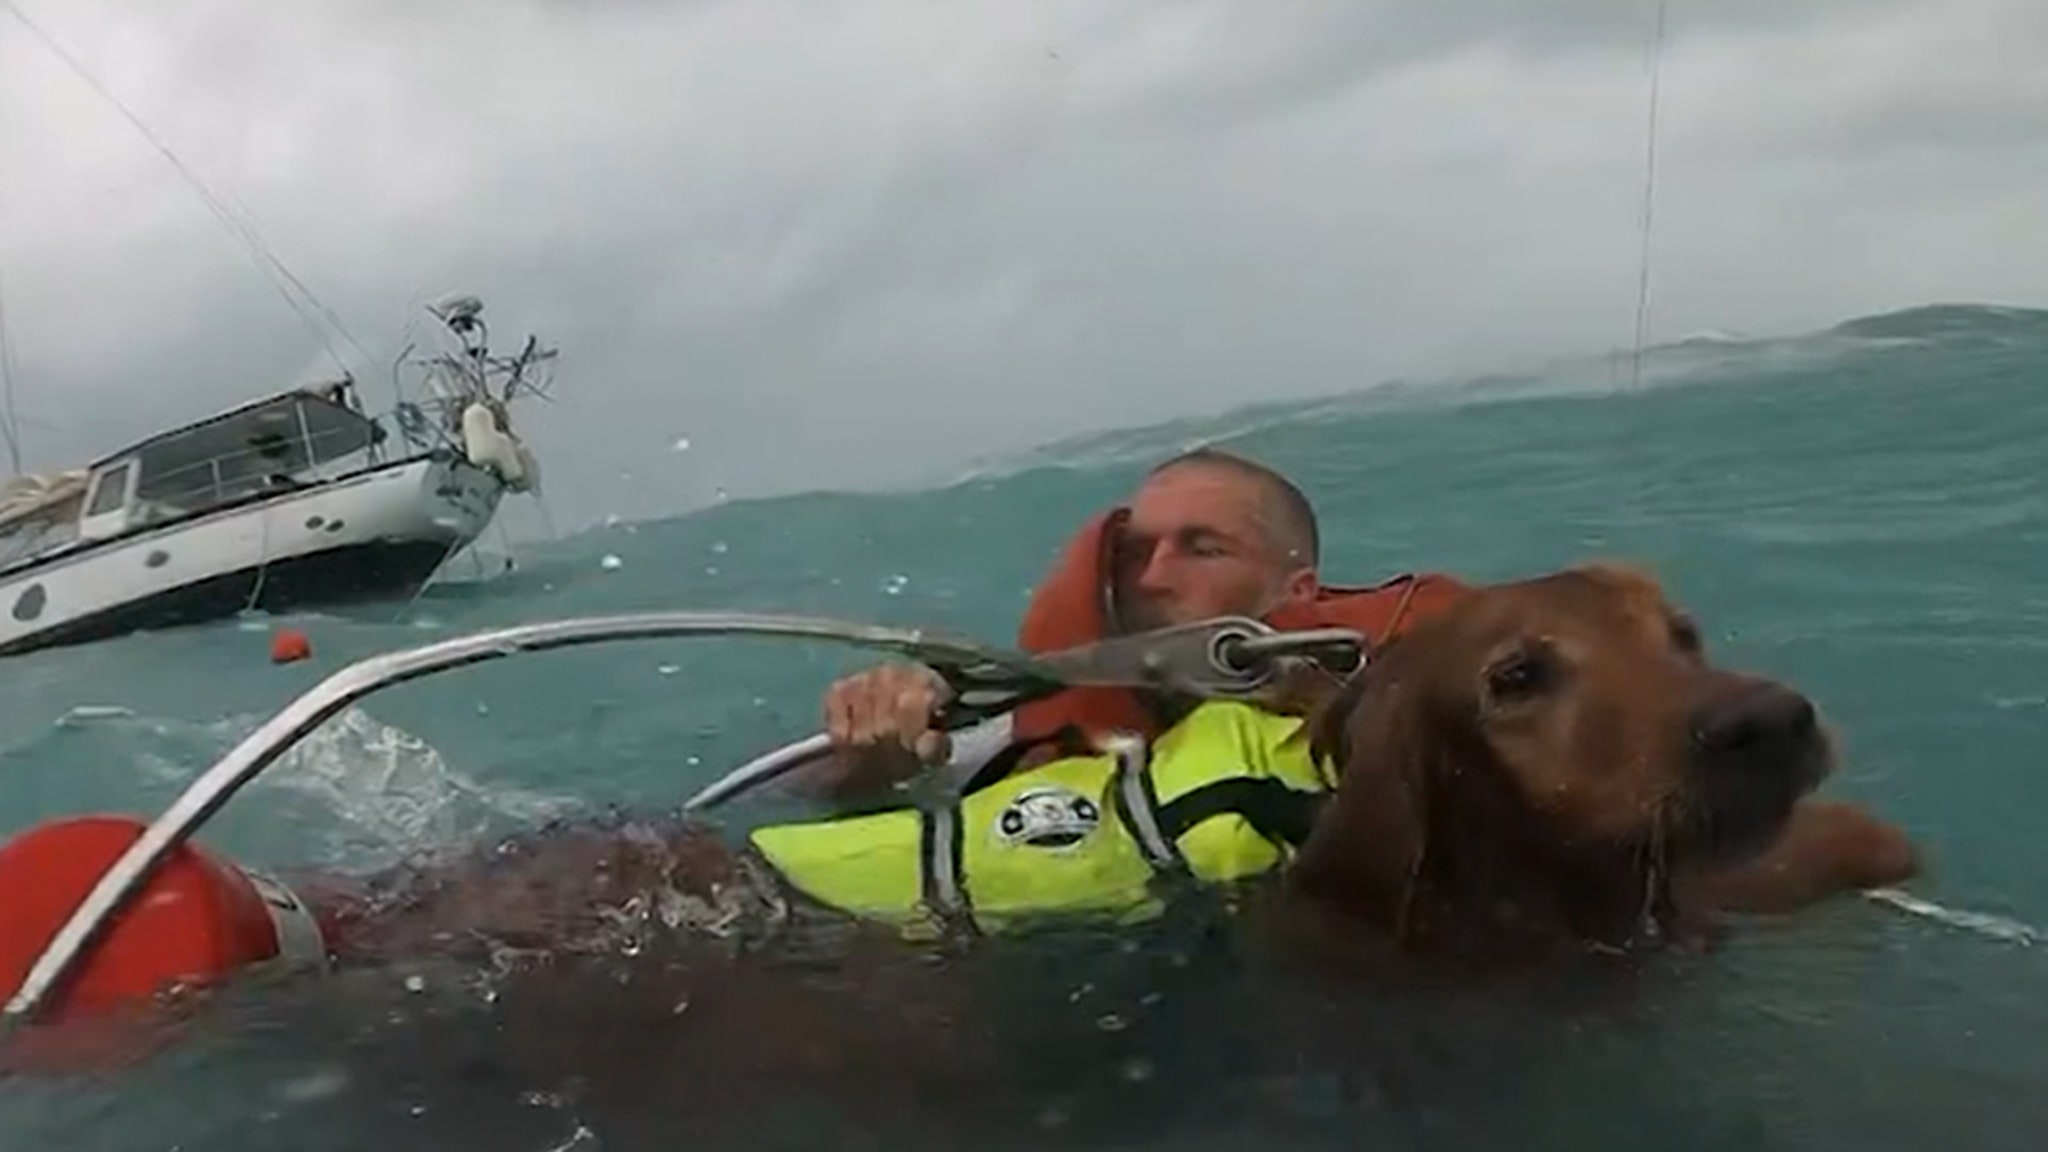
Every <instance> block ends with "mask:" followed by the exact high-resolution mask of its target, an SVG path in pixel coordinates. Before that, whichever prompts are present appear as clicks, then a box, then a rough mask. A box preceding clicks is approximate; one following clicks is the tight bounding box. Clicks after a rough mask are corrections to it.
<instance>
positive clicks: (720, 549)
mask: <svg viewBox="0 0 2048 1152" xmlns="http://www.w3.org/2000/svg"><path fill="white" fill-rule="evenodd" d="M711 550H712V551H713V552H716V553H717V554H718V555H720V556H723V555H725V554H726V552H728V551H730V548H729V547H728V545H727V544H726V542H725V541H723V540H713V541H712V542H711Z"/></svg>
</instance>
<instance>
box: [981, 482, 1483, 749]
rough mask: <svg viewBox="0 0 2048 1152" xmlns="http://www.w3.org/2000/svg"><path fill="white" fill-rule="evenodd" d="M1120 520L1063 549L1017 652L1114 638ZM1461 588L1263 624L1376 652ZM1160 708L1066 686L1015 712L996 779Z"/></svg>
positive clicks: (1326, 591) (1381, 596)
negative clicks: (1039, 753)
mask: <svg viewBox="0 0 2048 1152" xmlns="http://www.w3.org/2000/svg"><path fill="white" fill-rule="evenodd" d="M1127 515H1128V512H1126V511H1125V510H1123V509H1121V508H1118V509H1112V510H1110V511H1107V512H1101V513H1098V514H1096V515H1095V516H1094V517H1093V518H1092V519H1090V520H1089V521H1088V523H1087V524H1086V525H1085V526H1083V528H1082V529H1081V531H1080V532H1079V533H1077V534H1076V535H1075V536H1074V538H1073V539H1072V540H1071V541H1069V542H1068V544H1067V546H1066V549H1065V551H1063V552H1062V553H1061V554H1060V557H1059V560H1058V561H1057V562H1056V563H1055V564H1054V566H1053V570H1052V572H1051V574H1050V575H1049V576H1048V577H1047V579H1046V580H1045V582H1044V583H1042V584H1040V585H1039V586H1038V590H1037V591H1036V592H1035V593H1034V594H1033V596H1032V599H1031V604H1030V606H1029V607H1027V608H1026V609H1025V610H1024V620H1023V622H1022V623H1021V624H1020V625H1019V627H1018V630H1017V645H1018V647H1019V648H1021V649H1023V650H1024V651H1026V652H1047V651H1052V650H1056V649H1060V648H1070V647H1073V646H1075V645H1079V644H1087V643H1090V642H1093V641H1096V640H1100V639H1103V638H1104V637H1105V636H1107V635H1108V634H1110V633H1111V631H1112V627H1111V625H1112V617H1113V612H1114V604H1113V601H1112V593H1111V588H1112V587H1113V584H1112V580H1113V577H1114V571H1113V568H1112V565H1113V564H1114V562H1115V556H1114V551H1115V545H1116V539H1115V534H1116V533H1117V532H1118V531H1119V530H1120V529H1121V526H1122V523H1123V520H1124V518H1125V517H1126V516H1127ZM1467 590H1468V586H1467V585H1466V584H1464V583H1462V582H1460V581H1458V580H1456V579H1454V578H1452V577H1450V576H1446V575H1443V574H1441V573H1420V574H1409V575H1404V576H1397V577H1395V578H1393V579H1391V580H1388V581H1386V582H1385V583H1382V584H1377V585H1372V586H1362V587H1338V586H1325V587H1324V588H1323V589H1322V590H1321V592H1320V593H1319V594H1318V596H1317V597H1316V599H1314V600H1313V601H1309V602H1306V603H1297V604H1288V605H1285V606H1283V607H1281V608H1280V609H1278V610H1277V611H1275V612H1273V613H1271V614H1269V615H1267V616H1266V617H1265V623H1267V624H1270V625H1272V626H1273V627H1275V628H1279V629H1283V630H1285V629H1298V628H1352V629H1356V630H1357V631H1359V632H1361V633H1363V634H1364V636H1365V639H1366V643H1367V645H1368V646H1369V647H1377V646H1379V645H1381V644H1384V643H1386V642H1387V641H1388V640H1390V639H1392V638H1393V637H1395V636H1397V635H1399V634H1400V633H1401V631H1402V629H1403V628H1405V627H1407V626H1408V625H1409V624H1412V623H1413V622H1414V621H1415V620H1417V619H1419V618H1421V617H1423V616H1427V615H1429V614H1431V613H1434V612H1437V611H1439V610H1441V609H1443V608H1444V607H1446V606H1448V605H1449V604H1451V603H1452V602H1453V601H1455V600H1456V599H1457V598H1458V597H1459V596H1461V595H1463V594H1464V593H1465V592H1466V591H1467ZM1161 703H1162V702H1159V701H1153V700H1148V699H1146V698H1145V697H1144V696H1142V695H1141V694H1140V693H1138V692H1135V691H1132V690H1129V689H1124V688H1094V687H1090V688H1069V689H1067V690H1065V691H1063V692H1060V693H1058V694H1056V695H1053V696H1048V697H1045V698H1043V699H1039V700H1034V701H1031V702H1029V703H1026V704H1024V705H1022V706H1021V707H1019V708H1018V709H1017V710H1016V711H1015V712H1014V713H1013V714H1012V729H1011V744H1010V749H1011V750H1012V751H1013V752H1014V755H1001V754H999V759H1001V760H1002V761H1004V762H1005V766H1004V768H1002V769H999V770H998V771H999V772H1002V771H1007V770H1009V769H1010V768H1011V767H1013V766H1014V764H1015V763H1016V762H1017V761H1018V759H1019V758H1020V757H1021V755H1022V754H1023V753H1024V752H1025V751H1027V750H1028V749H1029V748H1031V747H1034V746H1042V745H1045V744H1048V743H1053V744H1056V745H1058V746H1061V747H1063V748H1067V749H1069V750H1074V749H1075V743H1076V741H1080V740H1086V739H1088V738H1092V737H1095V736H1099V735H1101V734H1103V733H1104V732H1107V731H1110V730H1112V729H1119V728H1121V729H1127V730H1135V731H1138V732H1141V733H1143V734H1145V735H1146V736H1147V737H1156V736H1158V735H1159V734H1160V733H1161V732H1163V731H1164V730H1165V729H1166V728H1167V727H1168V726H1169V725H1170V721H1171V717H1170V716H1169V715H1168V714H1167V713H1166V712H1165V711H1164V709H1163V708H1162V707H1161V706H1160V705H1161Z"/></svg>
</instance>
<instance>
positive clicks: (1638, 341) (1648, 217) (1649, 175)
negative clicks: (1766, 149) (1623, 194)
mask: <svg viewBox="0 0 2048 1152" xmlns="http://www.w3.org/2000/svg"><path fill="white" fill-rule="evenodd" d="M1669 7H1670V0H1657V25H1656V30H1655V31H1654V32H1653V33H1652V34H1651V36H1650V112H1649V123H1648V125H1647V127H1646V129H1645V132H1644V135H1645V137H1646V139H1645V141H1644V146H1643V147H1644V156H1643V213H1642V249H1641V254H1640V256H1639V258H1638V261H1637V268H1636V337H1635V353H1634V356H1633V358H1632V361H1631V365H1630V368H1629V387H1631V388H1636V387H1639V386H1641V384H1642V382H1643V340H1644V337H1645V334H1646V332H1647V331H1648V326H1649V318H1650V227H1651V224H1652V222H1653V216H1652V211H1653V209H1654V207H1655V204H1656V194H1657V105H1658V101H1659V99H1660V97H1661V96H1662V91H1661V90H1662V87H1663V73H1664V21H1665V15H1666V11H1667V10H1668V9H1669Z"/></svg>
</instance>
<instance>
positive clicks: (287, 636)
mask: <svg viewBox="0 0 2048 1152" xmlns="http://www.w3.org/2000/svg"><path fill="white" fill-rule="evenodd" d="M312 655H313V642H312V641H311V640H309V639H307V638H306V634H305V633H304V632H301V631H299V630H298V629H297V628H279V629H278V630H277V634H276V635H274V636H272V637H271V638H270V662H271V663H272V664H292V663H296V662H297V661H300V660H304V659H307V658H308V657H310V656H312Z"/></svg>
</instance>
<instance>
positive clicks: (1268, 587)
mask: <svg viewBox="0 0 2048 1152" xmlns="http://www.w3.org/2000/svg"><path fill="white" fill-rule="evenodd" d="M1262 495H1263V494H1262V492H1261V490H1260V487H1259V485H1258V483H1257V482H1256V481H1255V480H1253V479H1252V478H1251V477H1249V476H1245V475H1242V474H1240V473H1237V472H1233V471H1230V470H1227V469H1224V468H1216V467H1204V466H1202V465H1199V464H1190V465H1185V466H1182V467H1178V468H1172V469H1168V470H1167V471H1165V472H1162V473H1160V474H1158V475H1156V476H1154V477H1152V478H1151V479H1149V480H1147V481H1146V482H1145V484H1144V485H1143V486H1142V487H1140V488H1139V489H1138V491H1137V492H1136V493H1135V494H1133V496H1132V498H1131V502H1130V510H1131V515H1130V520H1129V521H1128V522H1127V523H1126V524H1125V526H1124V530H1123V533H1122V535H1121V538H1120V540H1119V543H1118V546H1117V556H1116V569H1115V571H1116V580H1117V593H1118V596H1119V597H1120V601H1121V603H1122V605H1123V610H1124V616H1125V623H1126V626H1127V627H1130V628H1132V629H1136V630H1141V631H1142V630H1146V629H1151V628H1162V627H1167V626H1169V625H1174V624H1187V623H1192V622H1194V621H1196V620H1206V619H1210V618H1212V617H1216V616H1262V615H1264V614H1265V613H1267V612H1269V611H1271V610H1272V609H1273V608H1275V607H1277V606H1278V605H1279V604H1280V603H1282V602H1283V601H1285V600H1288V599H1290V598H1293V597H1296V596H1308V595H1313V594H1314V592H1315V587H1316V578H1315V572H1314V569H1313V568H1312V567H1311V566H1310V565H1309V562H1308V560H1307V558H1305V557H1299V556H1293V555H1289V554H1287V553H1286V552H1284V551H1283V550H1282V549H1281V548H1280V546H1279V543H1278V542H1279V541H1280V540H1281V539H1283V536H1282V534H1281V533H1280V532H1279V531H1278V525H1274V524H1270V523H1269V513H1268V512H1267V510H1266V506H1265V503H1264V501H1263V500H1262V499H1261V496H1262Z"/></svg>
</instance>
